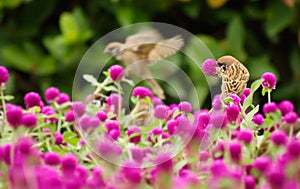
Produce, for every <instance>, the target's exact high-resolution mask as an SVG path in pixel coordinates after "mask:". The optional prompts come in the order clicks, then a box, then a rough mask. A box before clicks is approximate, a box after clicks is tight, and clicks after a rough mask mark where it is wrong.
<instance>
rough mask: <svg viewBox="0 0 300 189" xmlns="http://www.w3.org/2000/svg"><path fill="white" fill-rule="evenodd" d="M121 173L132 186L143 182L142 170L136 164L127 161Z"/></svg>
mask: <svg viewBox="0 0 300 189" xmlns="http://www.w3.org/2000/svg"><path fill="white" fill-rule="evenodd" d="M121 173H122V175H123V176H124V177H125V178H126V179H127V180H128V181H129V182H130V183H132V184H139V183H140V182H141V181H142V170H141V169H140V168H139V167H138V164H137V163H136V162H132V161H125V162H124V163H123V165H122V168H121Z"/></svg>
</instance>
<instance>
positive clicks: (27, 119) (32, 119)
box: [21, 113, 38, 128]
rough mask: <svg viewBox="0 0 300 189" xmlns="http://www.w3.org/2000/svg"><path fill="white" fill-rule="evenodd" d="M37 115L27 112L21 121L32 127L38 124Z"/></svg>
mask: <svg viewBox="0 0 300 189" xmlns="http://www.w3.org/2000/svg"><path fill="white" fill-rule="evenodd" d="M37 121H38V120H37V117H36V115H35V114H33V113H26V114H24V115H23V116H22V120H21V123H22V125H24V126H25V127H29V128H32V127H34V126H36V124H37Z"/></svg>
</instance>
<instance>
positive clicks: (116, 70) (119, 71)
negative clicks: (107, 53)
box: [109, 65, 124, 81]
mask: <svg viewBox="0 0 300 189" xmlns="http://www.w3.org/2000/svg"><path fill="white" fill-rule="evenodd" d="M109 74H110V77H111V79H112V80H114V81H120V80H122V79H123V77H124V69H123V67H122V66H120V65H113V66H111V67H110V68H109Z"/></svg>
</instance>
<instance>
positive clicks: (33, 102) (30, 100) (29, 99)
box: [24, 92, 41, 109]
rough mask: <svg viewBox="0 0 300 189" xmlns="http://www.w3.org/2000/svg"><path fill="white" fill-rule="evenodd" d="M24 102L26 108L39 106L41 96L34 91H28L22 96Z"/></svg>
mask: <svg viewBox="0 0 300 189" xmlns="http://www.w3.org/2000/svg"><path fill="white" fill-rule="evenodd" d="M24 103H25V105H26V108H27V109H29V108H32V107H34V106H40V104H41V97H40V95H39V94H38V93H36V92H29V93H27V94H26V95H25V97H24Z"/></svg>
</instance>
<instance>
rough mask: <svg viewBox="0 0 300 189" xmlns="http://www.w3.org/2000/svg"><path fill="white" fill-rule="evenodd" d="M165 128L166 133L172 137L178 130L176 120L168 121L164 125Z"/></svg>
mask: <svg viewBox="0 0 300 189" xmlns="http://www.w3.org/2000/svg"><path fill="white" fill-rule="evenodd" d="M166 126H167V130H168V133H169V134H170V135H173V134H175V133H176V131H177V128H178V120H169V121H168V122H167V123H166Z"/></svg>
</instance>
